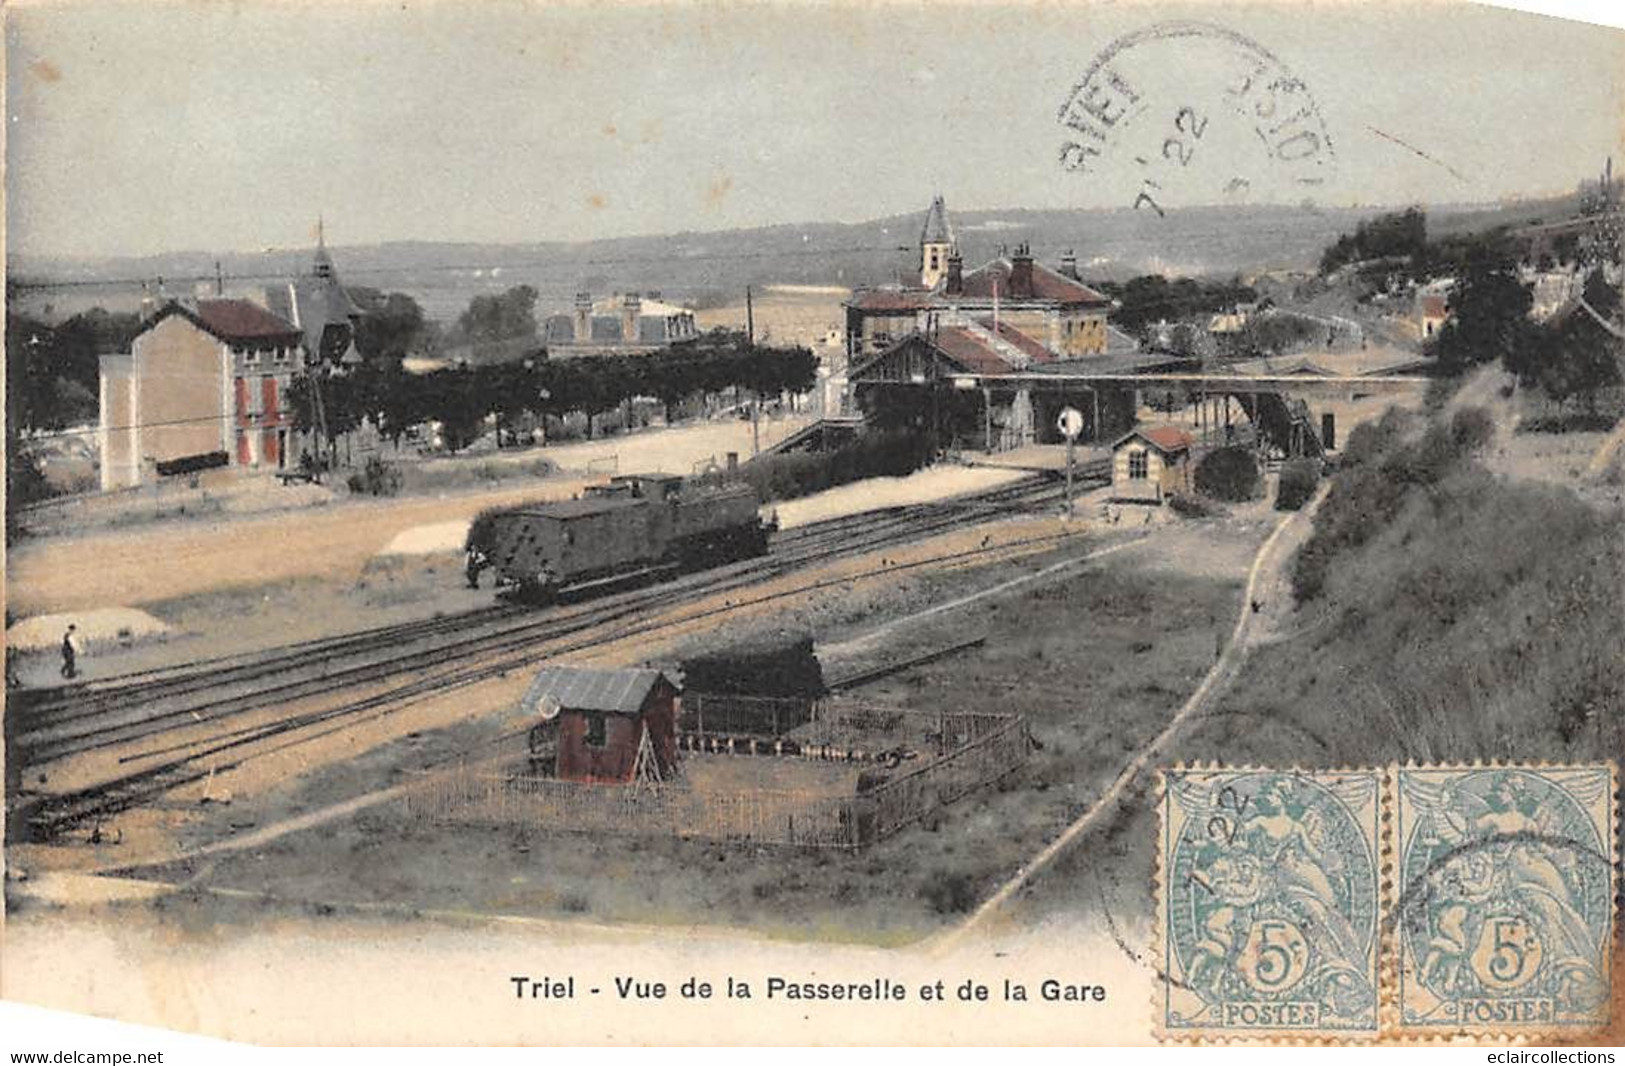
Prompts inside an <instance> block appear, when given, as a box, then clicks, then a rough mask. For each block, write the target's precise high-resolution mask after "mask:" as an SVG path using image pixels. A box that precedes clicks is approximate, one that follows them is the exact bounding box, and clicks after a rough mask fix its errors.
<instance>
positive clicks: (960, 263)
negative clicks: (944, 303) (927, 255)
mask: <svg viewBox="0 0 1625 1066" xmlns="http://www.w3.org/2000/svg"><path fill="white" fill-rule="evenodd" d="M964 291H965V261H964V260H963V259H961V258H960V257H959V249H958V248H955V249H954V250H953V251H951V252H949V253H948V283H947V285H946V287H945V288H944V289H943V292H945V293H946V294H947V295H949V296H959V295H961V294H963V293H964Z"/></svg>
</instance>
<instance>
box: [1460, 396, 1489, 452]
mask: <svg viewBox="0 0 1625 1066" xmlns="http://www.w3.org/2000/svg"><path fill="white" fill-rule="evenodd" d="M1450 436H1451V439H1452V440H1453V442H1454V443H1455V445H1456V453H1457V455H1458V456H1468V455H1473V454H1475V453H1477V452H1480V451H1482V450H1483V449H1484V448H1485V446H1486V445H1488V444H1489V443H1490V441H1492V440H1494V439H1495V419H1493V418H1491V417H1490V413H1489V412H1488V411H1486V410H1484V408H1482V407H1463V408H1462V409H1461V410H1459V411H1457V412H1456V413H1455V415H1454V416H1452V417H1451V419H1450Z"/></svg>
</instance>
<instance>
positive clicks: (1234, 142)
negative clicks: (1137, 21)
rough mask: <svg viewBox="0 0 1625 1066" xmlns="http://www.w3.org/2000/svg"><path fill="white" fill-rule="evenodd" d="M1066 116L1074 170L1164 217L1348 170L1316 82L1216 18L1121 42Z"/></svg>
mask: <svg viewBox="0 0 1625 1066" xmlns="http://www.w3.org/2000/svg"><path fill="white" fill-rule="evenodd" d="M1057 120H1058V121H1059V123H1060V124H1061V126H1062V127H1063V128H1064V129H1065V131H1066V132H1065V134H1064V138H1063V141H1062V143H1061V147H1060V151H1059V159H1060V163H1061V166H1062V168H1063V169H1065V170H1067V171H1069V172H1071V173H1074V174H1077V175H1080V176H1082V177H1084V178H1086V179H1088V180H1090V181H1093V182H1095V183H1097V184H1100V185H1102V186H1104V187H1106V188H1109V189H1111V190H1113V191H1114V192H1117V193H1118V194H1120V195H1121V196H1122V197H1123V199H1124V200H1126V201H1128V202H1129V203H1130V204H1132V206H1133V207H1134V208H1136V209H1137V210H1145V211H1147V212H1149V213H1155V214H1156V215H1158V216H1163V215H1165V214H1166V211H1167V210H1168V209H1169V208H1171V207H1178V206H1186V205H1189V204H1193V203H1238V202H1246V201H1248V200H1253V199H1258V198H1260V197H1263V198H1270V197H1279V196H1289V197H1293V198H1298V199H1302V198H1310V197H1313V196H1314V195H1315V194H1316V192H1317V190H1320V189H1322V188H1323V187H1325V186H1326V185H1327V183H1328V182H1329V181H1330V180H1331V178H1332V177H1333V175H1334V174H1335V171H1336V163H1337V152H1336V150H1335V148H1334V146H1333V143H1332V136H1331V133H1330V132H1329V130H1328V129H1327V123H1326V120H1325V117H1324V115H1323V114H1322V111H1321V108H1320V105H1319V104H1318V103H1317V102H1316V101H1315V97H1314V95H1313V93H1311V92H1310V90H1309V86H1308V84H1307V83H1306V82H1305V81H1304V80H1303V79H1302V78H1300V77H1299V76H1298V75H1296V74H1294V73H1293V72H1292V70H1291V69H1289V68H1288V67H1287V65H1286V63H1285V62H1283V61H1282V60H1281V59H1280V58H1279V57H1277V56H1276V55H1274V54H1273V53H1272V52H1270V51H1269V50H1268V49H1267V48H1265V47H1264V46H1263V45H1261V44H1259V43H1258V42H1257V41H1255V40H1253V39H1251V38H1249V37H1247V36H1246V35H1244V34H1241V33H1238V32H1236V31H1234V30H1231V29H1228V28H1226V27H1223V26H1218V25H1213V24H1210V23H1205V22H1190V21H1178V22H1160V23H1157V24H1155V25H1153V26H1148V27H1146V28H1144V29H1140V30H1137V31H1135V32H1133V33H1130V34H1126V35H1124V36H1122V37H1119V38H1117V39H1115V40H1113V41H1112V42H1111V43H1110V44H1109V45H1107V46H1106V47H1105V48H1104V49H1102V50H1101V51H1100V52H1099V53H1097V54H1096V55H1095V56H1094V57H1093V58H1092V59H1091V61H1090V63H1089V65H1088V67H1087V68H1086V69H1085V71H1084V73H1083V76H1082V77H1081V78H1080V80H1079V81H1078V83H1077V85H1076V86H1074V88H1073V90H1072V92H1071V94H1070V95H1069V96H1068V97H1067V99H1066V101H1065V102H1064V103H1063V104H1062V105H1061V107H1060V110H1059V113H1058V115H1057Z"/></svg>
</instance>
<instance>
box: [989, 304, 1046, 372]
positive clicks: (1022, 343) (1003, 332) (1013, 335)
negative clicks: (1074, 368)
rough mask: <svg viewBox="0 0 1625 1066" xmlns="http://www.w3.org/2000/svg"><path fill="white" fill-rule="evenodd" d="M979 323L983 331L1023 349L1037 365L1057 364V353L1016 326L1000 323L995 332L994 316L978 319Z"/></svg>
mask: <svg viewBox="0 0 1625 1066" xmlns="http://www.w3.org/2000/svg"><path fill="white" fill-rule="evenodd" d="M977 322H978V324H979V325H981V327H982V328H983V329H985V330H987V331H988V332H989V333H995V334H996V335H997V336H998V338H999V339H1000V340H1001V341H1004V342H1005V343H1006V344H1010V345H1012V346H1014V347H1016V348H1019V349H1021V351H1022V352H1023V353H1024V354H1025V355H1026V356H1027V358H1029V359H1031V360H1032V361H1033V362H1035V363H1053V362H1055V353H1054V352H1052V351H1050V350H1049V349H1048V348H1046V347H1044V346H1043V345H1042V344H1039V343H1038V342H1037V341H1036V340H1034V339H1033V338H1032V337H1030V336H1028V335H1027V334H1025V333H1023V332H1021V330H1019V329H1016V328H1015V327H1014V326H1012V325H1010V323H1008V322H1000V323H999V328H998V329H997V330H994V328H993V316H992V315H989V316H987V317H986V318H980V319H977Z"/></svg>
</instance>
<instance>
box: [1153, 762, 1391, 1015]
mask: <svg viewBox="0 0 1625 1066" xmlns="http://www.w3.org/2000/svg"><path fill="white" fill-rule="evenodd" d="M1380 784H1381V775H1380V772H1379V771H1376V770H1349V771H1316V772H1285V771H1274V770H1255V769H1214V770H1200V769H1180V770H1167V771H1164V772H1163V776H1162V785H1163V787H1162V803H1161V807H1162V811H1161V813H1162V832H1161V836H1160V839H1159V844H1158V846H1159V851H1158V857H1159V862H1160V866H1159V874H1160V876H1159V878H1158V900H1157V902H1158V916H1157V926H1156V928H1157V933H1158V936H1159V939H1160V944H1159V949H1160V950H1159V956H1158V964H1159V965H1160V966H1161V968H1162V972H1163V980H1162V981H1161V982H1160V987H1159V989H1158V998H1159V1018H1158V1025H1159V1030H1160V1031H1161V1033H1162V1035H1163V1036H1165V1037H1169V1038H1175V1039H1180V1038H1185V1039H1189V1038H1198V1037H1203V1036H1225V1035H1231V1036H1244V1037H1246V1036H1255V1037H1256V1036H1268V1035H1275V1034H1291V1035H1297V1036H1309V1035H1312V1034H1316V1033H1327V1034H1338V1035H1339V1036H1342V1037H1343V1038H1345V1039H1346V1038H1349V1037H1354V1038H1357V1039H1358V1038H1361V1037H1365V1036H1371V1037H1374V1036H1375V1035H1376V1034H1377V1025H1378V1010H1377V1007H1378V995H1377V991H1378V988H1377V981H1378V970H1377V965H1378V958H1377V956H1378V941H1379V935H1378V934H1379V912H1380V903H1381V872H1380V860H1379V851H1380V840H1381V837H1380V835H1379V827H1380V821H1381V819H1380V806H1381V805H1380V792H1381V789H1380Z"/></svg>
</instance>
